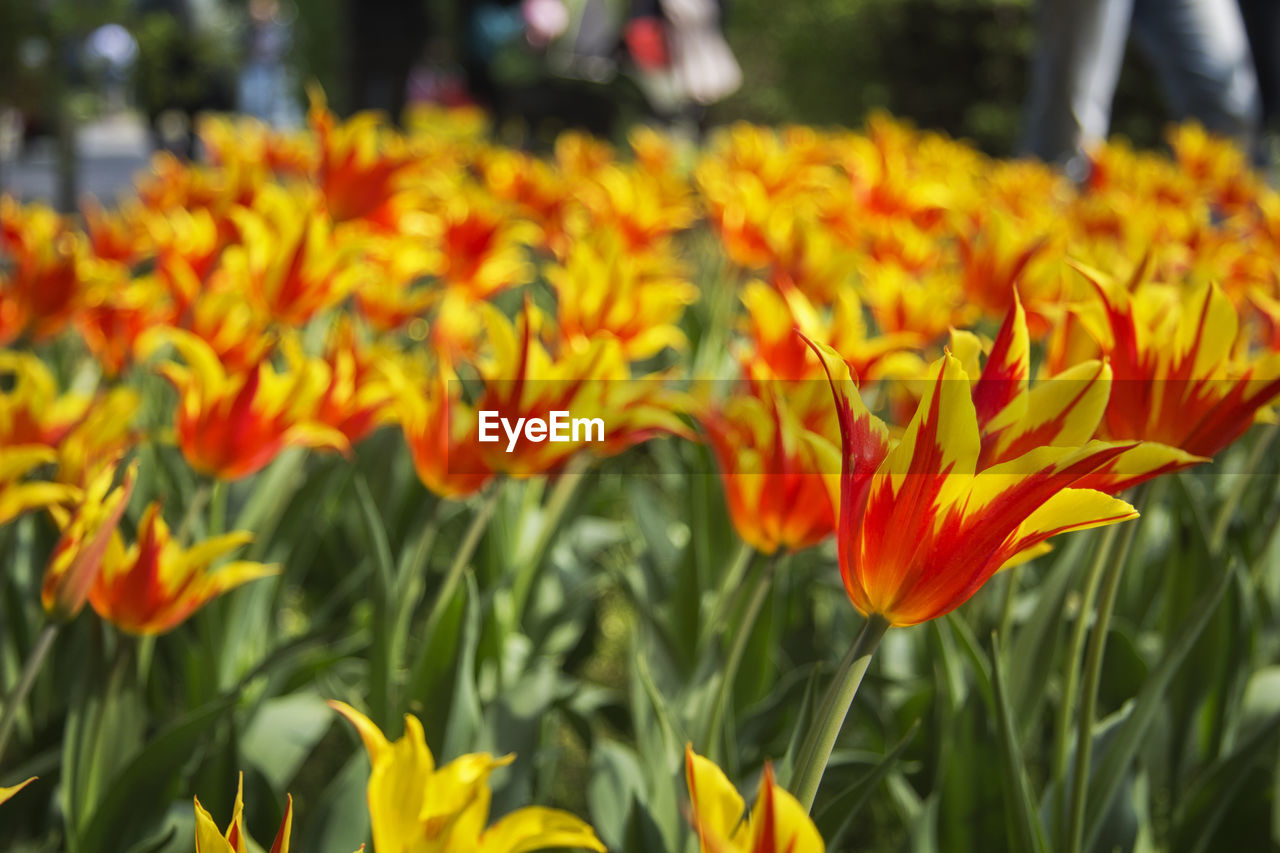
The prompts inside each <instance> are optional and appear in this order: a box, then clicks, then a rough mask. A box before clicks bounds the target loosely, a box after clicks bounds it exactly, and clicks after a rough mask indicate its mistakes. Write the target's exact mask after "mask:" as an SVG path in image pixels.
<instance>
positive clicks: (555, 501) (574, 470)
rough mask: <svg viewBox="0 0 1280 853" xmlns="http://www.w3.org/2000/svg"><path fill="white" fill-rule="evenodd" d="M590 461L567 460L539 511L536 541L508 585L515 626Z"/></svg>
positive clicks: (584, 458)
mask: <svg viewBox="0 0 1280 853" xmlns="http://www.w3.org/2000/svg"><path fill="white" fill-rule="evenodd" d="M591 462H592V457H591V456H590V455H589V454H587V453H579V454H578V455H577V456H575V457H573V458H572V459H570V460H569V461H568V463H566V464H565V466H564V470H563V471H561V472H560V477H559V479H558V480H557V481H556V484H555V487H554V488H553V489H552V491H551V497H549V498H548V499H547V504H546V508H545V509H544V510H543V512H542V526H541V527H540V528H539V530H538V538H537V539H536V540H535V541H534V544H533V548H532V549H530V551H529V556H528V557H527V558H525V559H524V560H521V561H520V568H519V569H517V570H516V574H515V580H514V582H513V583H512V585H511V603H512V608H511V613H512V614H513V616H514V617H515V622H514V623H513V624H515V625H519V624H520V622H521V621H523V619H524V608H525V604H527V603H528V600H529V593H530V592H531V591H532V590H533V585H534V582H535V581H536V580H537V576H538V573H539V570H540V569H541V568H542V562H543V557H544V556H546V552H547V549H548V548H549V547H550V546H551V540H552V539H553V538H554V537H555V534H556V531H557V530H558V529H559V528H560V520H561V519H562V518H563V517H564V514H565V511H566V510H568V509H569V504H570V503H571V502H572V500H573V496H574V494H576V493H577V491H578V486H579V485H581V483H582V480H583V478H584V477H585V476H586V471H587V468H589V467H590V466H591Z"/></svg>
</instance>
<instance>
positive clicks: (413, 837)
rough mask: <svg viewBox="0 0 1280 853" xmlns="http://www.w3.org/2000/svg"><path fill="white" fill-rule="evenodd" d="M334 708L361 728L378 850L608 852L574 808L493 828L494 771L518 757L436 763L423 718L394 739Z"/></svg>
mask: <svg viewBox="0 0 1280 853" xmlns="http://www.w3.org/2000/svg"><path fill="white" fill-rule="evenodd" d="M329 705H330V706H331V707H332V708H333V709H334V710H335V711H337V712H338V713H340V714H342V715H343V716H344V717H346V718H347V719H348V720H350V721H351V724H352V725H353V726H355V728H356V731H357V732H359V734H360V739H361V740H363V741H364V746H365V749H366V750H367V751H368V753H369V761H370V762H371V763H372V764H373V771H372V773H371V774H370V776H369V791H368V798H369V817H370V819H371V820H372V823H373V846H374V849H375V850H377V853H528V851H533V850H545V849H546V848H548V847H575V848H582V849H586V850H597V851H601V852H602V853H603V851H604V849H605V848H604V845H603V844H601V843H600V841H599V839H597V838H596V835H595V832H594V831H593V830H592V829H591V827H589V826H587V824H585V823H583V822H582V821H581V820H579V819H578V818H576V817H574V816H573V815H571V814H569V813H568V812H563V811H559V810H557V809H546V808H540V807H536V806H534V807H529V808H523V809H518V810H516V811H514V812H512V813H511V814H509V815H507V816H506V817H504V818H502V819H501V820H499V821H498V822H497V823H495V824H494V825H493V826H491V827H488V828H487V829H486V828H485V827H486V824H487V823H488V822H489V798H490V791H489V774H490V773H492V772H493V771H494V770H495V769H496V768H498V767H502V766H504V765H507V764H510V763H511V762H512V761H513V760H514V756H510V755H508V756H505V757H503V758H494V757H493V756H492V755H489V754H487V753H476V754H472V755H463V756H461V757H459V758H457V759H455V760H453V761H451V762H449V763H448V764H446V765H444V766H443V767H436V765H435V760H434V759H433V758H432V756H431V750H430V749H429V748H428V747H427V742H426V737H425V736H424V734H423V732H422V723H421V722H419V721H418V719H417V718H416V717H413V716H409V715H407V714H406V715H405V718H404V727H405V733H404V736H403V737H401V738H400V739H399V740H397V741H395V742H394V743H393V742H391V741H388V740H387V738H386V736H385V735H384V734H383V733H382V732H381V731H380V730H379V729H378V727H377V726H376V725H374V723H373V721H372V720H370V719H369V718H368V717H366V716H364V715H363V714H361V713H360V712H359V711H357V710H356V709H354V708H352V707H351V706H350V705H346V704H344V703H342V702H330V703H329Z"/></svg>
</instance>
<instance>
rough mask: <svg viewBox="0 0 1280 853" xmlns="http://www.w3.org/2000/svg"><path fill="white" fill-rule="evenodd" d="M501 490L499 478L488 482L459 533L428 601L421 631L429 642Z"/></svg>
mask: <svg viewBox="0 0 1280 853" xmlns="http://www.w3.org/2000/svg"><path fill="white" fill-rule="evenodd" d="M501 493H502V488H501V481H495V482H493V483H490V484H489V492H488V494H486V495H485V496H484V498H483V500H482V501H481V503H480V508H479V509H477V510H476V514H475V515H473V516H471V523H470V524H469V525H467V531H466V533H464V534H462V543H461V544H460V545H459V546H458V550H457V552H456V553H455V554H454V555H453V562H451V563H450V564H449V571H448V572H446V573H445V576H444V583H442V584H440V589H439V591H438V592H437V593H436V598H435V601H433V602H432V603H431V612H430V613H429V614H427V621H426V628H425V631H424V632H423V635H422V636H423V638H424V641H425V642H427V643H430V642H431V635H432V634H434V633H435V630H436V627H437V625H439V623H440V620H441V619H442V618H444V611H445V608H447V607H448V606H449V602H450V601H452V600H453V593H454V591H455V590H457V588H458V584H459V583H460V582H461V581H462V575H463V573H464V572H465V571H466V570H467V566H468V565H470V563H471V558H472V557H473V556H475V553H476V548H477V547H478V546H479V545H480V539H481V538H482V537H483V536H484V532H485V530H487V529H488V527H489V519H491V518H492V517H493V511H494V510H495V509H497V506H498V496H499V495H500V494H501Z"/></svg>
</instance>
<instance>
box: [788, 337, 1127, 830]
mask: <svg viewBox="0 0 1280 853" xmlns="http://www.w3.org/2000/svg"><path fill="white" fill-rule="evenodd" d="M819 351H820V352H825V353H826V354H827V355H829V356H830V358H828V359H825V360H824V364H826V365H827V367H828V370H830V369H831V364H832V363H836V364H838V363H839V359H838V356H836V355H835V353H834V351H831V350H824V349H823V348H821V347H819ZM995 361H996V362H997V363H1004V362H1003V359H1000V358H997V359H995ZM828 375H829V376H830V377H831V380H832V381H831V387H832V393H833V395H834V396H835V398H836V407H837V412H838V414H839V417H840V428H841V436H842V445H843V447H842V453H843V457H844V463H843V465H842V471H841V491H840V517H839V520H838V522H837V527H836V549H837V552H838V555H839V561H840V574H841V577H842V578H843V580H844V585H845V591H846V592H847V593H848V595H849V599H850V601H852V602H853V605H854V607H855V608H857V610H858V611H859V612H861V613H863V614H864V615H866V616H867V622H866V624H865V626H864V628H863V631H862V633H861V634H860V635H859V637H858V640H857V641H856V642H855V644H854V646H853V648H852V649H851V650H850V652H849V654H848V655H847V656H846V657H845V660H844V663H843V664H842V666H841V671H840V673H839V674H838V675H837V676H836V679H835V680H834V681H833V682H832V685H831V688H830V690H829V692H828V701H826V702H824V703H823V707H824V708H825V709H826V713H825V717H824V719H823V720H821V721H820V722H819V724H818V725H817V726H815V727H814V728H813V729H812V730H811V734H810V736H809V738H808V739H807V740H806V742H805V744H804V746H803V747H802V750H801V759H800V762H799V767H800V770H799V771H798V773H797V783H796V785H797V787H796V793H797V796H798V797H799V799H800V801H801V802H802V803H803V804H804V805H805V806H806V807H809V806H811V805H812V804H813V799H814V796H815V795H816V793H817V789H818V785H819V783H820V781H821V779H822V774H823V771H824V770H825V768H826V763H827V758H828V756H829V755H830V753H831V748H832V747H833V746H834V745H835V741H836V737H837V736H838V734H839V731H840V727H841V725H842V724H843V721H844V718H845V716H846V714H847V713H848V709H849V706H850V705H851V704H852V701H853V697H854V695H855V694H856V692H857V688H858V685H859V684H860V683H861V680H862V676H863V675H864V674H865V672H866V669H867V666H868V664H869V663H870V659H871V655H872V653H873V652H874V650H875V648H876V646H877V645H878V644H879V641H880V639H881V638H882V637H883V635H884V632H885V630H887V629H888V628H889V627H891V626H907V625H915V624H918V623H920V622H925V621H928V620H930V619H936V618H938V617H940V616H944V615H946V614H947V613H949V612H951V611H952V610H954V609H955V608H957V607H959V606H960V605H961V604H963V603H964V602H965V601H967V600H968V599H969V598H970V597H972V596H973V595H974V593H976V592H977V591H978V590H979V589H980V588H981V587H982V585H983V584H985V583H986V582H987V581H988V580H989V579H990V578H991V577H992V576H994V575H995V573H996V572H998V571H999V570H1000V569H1002V568H1005V567H1008V566H1011V565H1016V564H1017V563H1018V562H1021V561H1022V560H1025V559H1028V558H1029V557H1031V556H1034V555H1035V554H1037V553H1039V552H1040V551H1042V550H1043V548H1042V546H1043V544H1044V543H1045V541H1046V540H1048V539H1049V538H1051V537H1053V536H1056V535H1058V534H1061V533H1065V532H1068V531H1072V530H1084V529H1087V528H1091V527H1099V526H1103V525H1108V524H1115V523H1117V522H1121V521H1127V520H1130V519H1132V518H1135V517H1137V512H1136V511H1135V510H1134V509H1133V507H1131V506H1130V505H1129V504H1127V503H1125V502H1124V501H1121V500H1119V499H1117V498H1114V497H1111V496H1110V495H1107V494H1104V493H1102V492H1098V491H1094V490H1092V489H1085V488H1077V487H1075V486H1076V485H1077V484H1078V483H1079V482H1080V481H1081V480H1082V479H1083V478H1084V477H1085V476H1086V475H1088V474H1090V473H1093V472H1094V471H1097V470H1099V469H1100V468H1103V467H1104V466H1106V465H1107V464H1108V463H1110V462H1112V461H1114V460H1115V459H1116V458H1117V457H1119V456H1120V455H1121V454H1123V453H1125V452H1126V451H1127V450H1130V449H1131V448H1132V447H1134V446H1135V445H1134V444H1133V443H1127V444H1126V443H1116V444H1108V443H1106V442H1096V441H1095V442H1089V443H1088V444H1085V445H1083V446H1076V447H1053V446H1038V447H1034V448H1032V449H1031V450H1029V451H1028V452H1026V453H1024V454H1022V455H1021V456H1018V457H1016V458H1014V459H1011V460H1009V461H1007V462H1002V463H1000V464H998V465H993V466H991V467H990V468H987V469H985V470H979V469H978V467H977V466H978V460H979V456H980V454H981V446H982V437H981V432H980V430H979V426H978V415H977V409H976V407H975V405H974V401H973V397H972V396H971V390H970V383H969V377H968V376H967V375H966V373H965V371H964V369H963V368H962V367H961V365H960V362H959V361H958V360H957V359H956V358H955V357H954V356H952V355H950V354H949V353H948V354H946V355H944V356H943V357H942V358H940V359H938V360H937V361H936V362H935V363H934V364H933V366H932V367H931V369H930V373H929V386H930V389H929V391H928V393H926V395H925V396H924V397H923V398H922V399H921V401H920V404H919V407H918V408H917V409H916V413H915V415H914V417H912V419H911V422H910V424H908V426H907V429H906V431H905V432H904V433H903V435H902V438H901V440H900V441H899V442H898V444H897V445H896V446H895V447H893V448H892V449H891V450H889V451H888V453H887V454H884V453H882V447H883V445H881V446H880V447H877V446H876V445H875V444H872V443H868V441H867V436H868V434H869V433H871V429H870V426H869V425H871V424H874V423H875V422H876V420H877V419H875V418H874V417H873V416H872V415H871V414H870V413H869V412H868V411H867V410H866V407H865V406H864V405H863V403H862V400H861V398H860V397H859V396H858V395H857V393H856V390H855V391H853V392H851V391H850V389H849V387H848V386H849V385H851V384H852V383H851V382H848V381H842V382H837V381H836V374H834V373H829V374H828ZM842 378H843V377H842ZM881 429H883V427H881ZM868 448H870V449H871V450H872V451H873V452H867V451H868Z"/></svg>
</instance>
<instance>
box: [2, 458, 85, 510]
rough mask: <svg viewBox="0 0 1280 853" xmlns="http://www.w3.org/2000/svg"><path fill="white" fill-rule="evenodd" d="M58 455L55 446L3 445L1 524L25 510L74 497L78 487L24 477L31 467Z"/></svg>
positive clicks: (38, 465) (54, 459)
mask: <svg viewBox="0 0 1280 853" xmlns="http://www.w3.org/2000/svg"><path fill="white" fill-rule="evenodd" d="M57 458H58V454H57V451H55V450H54V449H53V448H52V447H45V446H43V445H39V444H25V445H18V446H16V447H0V524H5V523H6V522H9V521H12V520H13V519H15V518H17V517H18V516H19V515H22V514H23V513H24V512H30V511H31V510H33V509H40V508H41V507H47V506H51V505H53V504H58V503H67V502H70V501H72V500H74V499H75V497H76V490H75V489H74V488H72V487H70V486H66V485H63V484H61V483H45V482H41V481H38V480H36V481H28V482H23V481H22V478H23V477H24V476H26V475H27V474H29V473H31V471H33V470H35V469H36V468H39V467H40V466H42V465H48V464H50V463H52V462H54V461H56V460H57Z"/></svg>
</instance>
